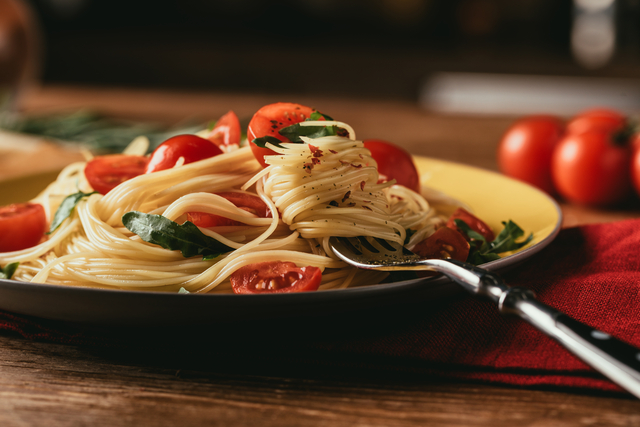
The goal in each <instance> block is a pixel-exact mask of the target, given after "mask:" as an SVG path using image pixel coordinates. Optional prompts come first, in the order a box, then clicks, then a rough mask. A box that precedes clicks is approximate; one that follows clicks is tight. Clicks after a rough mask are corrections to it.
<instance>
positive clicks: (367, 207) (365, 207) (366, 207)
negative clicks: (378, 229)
mask: <svg viewBox="0 0 640 427" xmlns="http://www.w3.org/2000/svg"><path fill="white" fill-rule="evenodd" d="M363 208H364V209H368V210H370V211H371V212H373V209H371V208H370V207H369V206H363Z"/></svg>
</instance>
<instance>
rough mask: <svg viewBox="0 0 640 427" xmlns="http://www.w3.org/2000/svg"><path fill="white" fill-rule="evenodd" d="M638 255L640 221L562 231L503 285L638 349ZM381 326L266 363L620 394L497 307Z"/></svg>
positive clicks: (39, 329)
mask: <svg viewBox="0 0 640 427" xmlns="http://www.w3.org/2000/svg"><path fill="white" fill-rule="evenodd" d="M639 248H640V220H628V221H621V222H616V223H610V224H598V225H589V226H583V227H578V228H570V229H565V230H562V231H561V232H560V234H559V236H558V237H557V238H556V240H555V241H554V242H553V243H552V244H551V245H550V246H549V247H548V248H546V249H544V250H543V251H542V252H541V253H539V254H537V255H536V256H534V257H532V258H531V259H530V260H528V261H526V262H525V263H524V264H522V265H521V266H518V267H517V268H515V269H514V270H512V271H510V272H508V273H507V274H504V275H503V277H504V279H505V281H506V282H507V283H509V284H510V285H512V286H524V287H528V288H530V289H532V290H534V291H535V292H536V294H537V296H538V299H539V300H541V301H543V302H545V303H547V304H548V305H550V306H552V307H555V308H557V309H559V310H561V311H563V312H565V313H566V314H568V315H570V316H571V317H573V318H575V319H577V320H579V321H582V322H584V323H586V324H589V325H591V326H593V327H596V328H598V329H601V330H603V331H605V332H608V333H610V334H612V335H614V336H616V337H618V338H619V339H621V340H624V341H627V342H628V343H630V344H633V345H635V346H637V347H640V318H639V316H638V315H639V312H640V296H639V290H640V251H639ZM378 317H379V319H378V321H376V322H373V323H370V322H368V321H367V320H366V318H365V320H363V324H362V325H360V326H353V325H351V329H350V332H346V333H336V334H332V333H325V334H322V335H321V336H314V338H313V339H307V340H297V341H296V340H293V341H292V340H289V339H288V340H283V342H281V343H279V344H278V346H277V348H272V349H271V350H269V351H268V352H263V353H262V354H261V355H260V357H261V358H262V357H271V358H272V359H273V360H276V359H278V360H296V361H298V363H300V360H304V363H307V364H313V365H316V366H318V365H322V366H334V367H335V366H342V367H348V368H353V367H358V368H362V369H373V370H385V371H387V372H388V371H402V372H411V373H422V374H427V375H433V376H439V377H447V378H457V379H461V380H472V381H481V382H492V383H503V384H512V385H518V386H536V387H562V388H567V387H568V388H574V387H575V388H586V389H595V390H603V391H611V392H620V391H621V390H620V388H618V387H617V386H616V385H614V384H612V383H610V382H609V381H608V380H606V379H605V378H604V377H602V376H601V375H600V374H599V373H597V372H595V371H594V370H592V369H591V368H589V367H588V366H586V365H585V364H583V363H582V362H581V361H579V360H578V359H577V358H575V357H574V356H572V355H571V354H570V353H568V352H567V351H566V350H564V349H563V348H562V347H561V346H560V345H559V344H557V343H556V342H555V341H553V340H552V339H550V338H548V337H546V336H544V335H543V334H542V333H540V332H538V331H537V330H536V329H534V328H533V327H531V326H530V325H528V324H527V323H525V322H524V321H522V320H520V319H516V318H506V317H503V316H501V315H500V314H499V313H498V311H497V308H496V307H495V305H494V304H493V303H490V302H484V301H480V300H478V299H476V298H472V297H459V298H454V299H447V300H443V301H436V302H431V303H424V304H421V303H413V304H412V305H410V306H409V308H407V307H401V308H400V309H399V310H395V311H394V310H393V309H386V308H381V309H379V310H378ZM284 323H286V322H284ZM372 325H373V326H372ZM0 329H4V330H7V331H13V332H15V333H18V334H20V335H22V336H24V337H27V338H30V339H37V340H46V341H53V342H62V343H70V344H78V345H89V346H91V345H98V346H105V345H106V346H110V345H118V344H119V343H118V342H117V338H114V337H113V336H111V337H107V338H105V336H104V335H103V334H101V331H97V330H91V329H80V328H79V327H77V326H73V325H65V324H61V323H59V322H49V321H45V320H41V319H33V318H27V317H24V316H18V315H13V314H9V313H1V312H0ZM225 351H227V352H230V353H231V354H232V355H233V352H234V350H233V349H231V350H230V349H228V348H227V349H226V350H225ZM237 351H238V353H245V351H244V350H237ZM264 353H269V355H265V354H264ZM249 357H250V358H251V357H256V356H255V353H251V352H249Z"/></svg>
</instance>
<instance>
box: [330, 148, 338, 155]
mask: <svg viewBox="0 0 640 427" xmlns="http://www.w3.org/2000/svg"><path fill="white" fill-rule="evenodd" d="M329 152H330V153H332V154H338V152H337V151H336V150H331V149H329Z"/></svg>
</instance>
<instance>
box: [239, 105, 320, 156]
mask: <svg viewBox="0 0 640 427" xmlns="http://www.w3.org/2000/svg"><path fill="white" fill-rule="evenodd" d="M313 111H314V110H313V109H311V108H309V107H305V106H304V105H300V104H293V103H291V102H277V103H275V104H269V105H265V106H264V107H262V108H260V109H259V110H258V111H257V112H256V113H255V114H254V115H253V118H252V119H251V121H250V122H249V127H248V128H247V139H248V140H249V142H251V144H250V145H251V151H252V152H253V155H254V156H255V158H256V160H257V161H258V162H260V164H261V165H262V167H266V166H267V164H266V163H265V161H264V156H272V155H274V154H276V153H275V152H273V151H272V150H269V149H268V148H263V147H258V146H257V145H256V144H254V143H253V142H252V141H253V140H254V139H256V138H262V137H263V136H272V137H274V138H277V139H278V140H280V141H282V142H287V141H289V140H288V139H287V138H286V137H284V136H282V135H280V133H278V131H279V130H280V129H282V128H284V127H287V126H291V125H293V124H296V123H300V122H303V121H305V120H306V119H308V118H309V117H310V116H311V113H313Z"/></svg>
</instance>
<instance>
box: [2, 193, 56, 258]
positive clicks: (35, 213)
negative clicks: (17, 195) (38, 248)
mask: <svg viewBox="0 0 640 427" xmlns="http://www.w3.org/2000/svg"><path fill="white" fill-rule="evenodd" d="M46 229H47V218H46V215H45V213H44V208H43V207H42V205H40V204H38V203H17V204H13V205H9V206H3V207H0V252H12V251H19V250H21V249H26V248H30V247H32V246H35V245H37V244H38V243H39V242H40V240H41V239H42V236H43V235H44V232H45V231H46Z"/></svg>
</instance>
